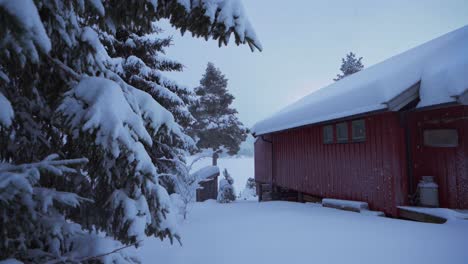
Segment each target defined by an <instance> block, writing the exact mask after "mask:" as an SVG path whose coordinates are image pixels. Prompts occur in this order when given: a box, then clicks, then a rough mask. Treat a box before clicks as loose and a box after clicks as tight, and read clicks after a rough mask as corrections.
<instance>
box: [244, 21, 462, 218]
mask: <svg viewBox="0 0 468 264" xmlns="http://www.w3.org/2000/svg"><path fill="white" fill-rule="evenodd" d="M252 132H253V135H254V136H255V137H256V142H255V180H256V182H257V183H259V184H270V185H271V186H272V188H273V189H277V188H281V189H283V190H290V191H294V192H297V193H298V194H299V195H309V196H313V197H319V198H335V199H345V200H355V201H364V202H367V203H368V204H369V206H370V209H372V210H378V211H383V212H385V213H386V214H387V215H390V216H395V217H396V216H398V206H404V205H417V204H418V195H417V189H418V188H417V186H418V183H419V182H420V181H421V180H422V179H423V176H433V179H434V181H435V184H437V186H438V200H439V205H440V207H446V208H454V209H468V26H465V27H463V28H460V29H458V30H455V31H453V32H450V33H448V34H446V35H444V36H441V37H439V38H436V39H434V40H432V41H429V42H427V43H425V44H422V45H420V46H418V47H416V48H413V49H411V50H408V51H406V52H404V53H401V54H399V55H396V56H394V57H391V58H389V59H388V60H385V61H383V62H381V63H378V64H376V65H374V66H371V67H369V68H367V69H364V70H363V71H361V72H358V73H355V74H353V75H351V76H348V77H346V78H344V79H342V80H340V81H337V82H335V83H333V84H331V85H329V86H326V87H324V88H322V89H320V90H318V91H316V92H313V93H312V94H310V95H308V96H306V97H304V98H302V99H301V100H299V101H298V102H296V103H294V104H292V105H290V106H288V107H286V108H285V109H283V110H281V111H280V112H278V113H276V114H274V115H273V116H271V117H269V118H267V119H265V120H263V121H260V122H258V123H257V124H255V126H254V127H253V128H252Z"/></svg>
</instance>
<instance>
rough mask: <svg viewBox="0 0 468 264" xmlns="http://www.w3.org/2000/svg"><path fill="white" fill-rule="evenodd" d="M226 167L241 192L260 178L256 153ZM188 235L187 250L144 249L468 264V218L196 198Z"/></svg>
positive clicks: (220, 256) (178, 263)
mask: <svg viewBox="0 0 468 264" xmlns="http://www.w3.org/2000/svg"><path fill="white" fill-rule="evenodd" d="M210 164H211V159H204V160H203V161H202V162H199V164H197V166H196V167H197V168H199V167H202V166H205V165H210ZM219 166H220V167H221V168H222V169H223V168H227V169H228V170H229V171H230V172H231V174H232V176H233V177H234V179H235V180H236V182H235V187H236V190H237V192H238V191H239V190H241V189H240V188H242V189H243V188H244V185H245V182H246V180H247V178H248V177H253V171H254V170H253V158H251V157H250V158H247V157H244V158H221V159H220V160H219ZM180 234H181V236H182V243H183V246H182V247H181V246H179V245H178V244H174V245H170V243H169V242H168V241H163V242H161V241H160V240H159V239H154V238H151V239H148V240H147V241H145V243H144V246H143V247H142V248H140V249H138V250H137V254H138V255H139V256H140V257H141V258H142V259H143V261H144V262H143V263H155V259H157V260H158V262H159V263H165V264H199V263H200V264H202V263H203V264H211V263H213V264H220V263H223V264H231V263H232V264H239V263H246V264H247V263H270V264H276V263H278V264H280V263H281V264H284V263H329V264H333V263H336V264H343V263H346V264H353V263H356V264H366V263H372V264H375V263H408V264H409V263H411V264H414V263H424V264H431V263H434V264H435V263H451V264H458V263H460V264H466V263H468V250H467V245H468V221H455V222H448V223H446V224H443V225H437V224H425V223H417V222H410V221H404V220H396V219H390V218H382V217H375V216H366V215H362V214H357V213H353V212H347V211H340V210H336V209H331V208H323V207H321V206H319V205H316V204H310V203H308V204H300V203H289V202H264V203H258V202H255V201H239V202H235V203H232V204H219V203H216V202H215V201H212V200H210V201H206V202H204V203H194V204H192V205H191V206H190V209H189V215H188V219H187V220H186V221H185V222H182V223H181V224H180Z"/></svg>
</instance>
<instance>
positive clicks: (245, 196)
mask: <svg viewBox="0 0 468 264" xmlns="http://www.w3.org/2000/svg"><path fill="white" fill-rule="evenodd" d="M256 196H257V191H256V186H255V179H254V178H248V179H247V182H246V183H245V188H244V190H242V192H241V193H240V195H239V198H240V199H242V200H249V199H252V198H254V197H256Z"/></svg>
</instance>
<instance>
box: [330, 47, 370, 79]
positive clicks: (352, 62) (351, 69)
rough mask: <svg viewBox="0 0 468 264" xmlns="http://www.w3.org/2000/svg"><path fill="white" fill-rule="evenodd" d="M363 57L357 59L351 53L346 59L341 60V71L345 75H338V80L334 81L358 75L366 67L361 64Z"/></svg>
mask: <svg viewBox="0 0 468 264" xmlns="http://www.w3.org/2000/svg"><path fill="white" fill-rule="evenodd" d="M361 60H362V57H359V59H357V58H356V54H354V53H352V52H350V53H348V54H346V58H342V59H341V67H340V71H341V72H342V73H343V74H337V75H336V78H335V79H333V80H334V81H339V80H341V79H343V78H345V77H346V76H349V75H351V74H353V73H356V72H358V71H360V70H362V69H363V68H364V65H363V64H362V62H361Z"/></svg>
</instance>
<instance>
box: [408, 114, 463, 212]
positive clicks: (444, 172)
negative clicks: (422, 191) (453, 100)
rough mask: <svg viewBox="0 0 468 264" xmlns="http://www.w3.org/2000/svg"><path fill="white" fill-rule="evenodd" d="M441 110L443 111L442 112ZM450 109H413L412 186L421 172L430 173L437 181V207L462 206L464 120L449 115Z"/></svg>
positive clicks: (425, 174) (416, 182)
mask: <svg viewBox="0 0 468 264" xmlns="http://www.w3.org/2000/svg"><path fill="white" fill-rule="evenodd" d="M444 111H445V112H444ZM447 111H449V112H448V113H450V110H447V109H446V110H442V109H439V110H433V111H432V112H430V113H414V115H415V116H414V117H413V119H412V120H413V122H415V123H414V125H415V126H413V128H414V129H413V133H414V137H413V139H414V142H413V144H414V148H413V161H414V170H413V171H414V176H415V179H414V180H415V182H414V186H417V184H418V182H419V180H421V178H422V176H434V179H435V181H436V183H437V184H438V185H439V203H440V207H446V208H465V207H466V206H467V205H466V202H464V201H463V200H464V198H465V197H466V196H467V195H468V194H467V193H466V191H465V190H463V189H464V188H463V185H464V184H466V183H463V180H466V178H467V175H464V174H466V173H467V170H466V163H467V161H466V159H467V156H466V154H467V153H466V150H465V148H466V143H465V142H464V141H466V139H465V138H463V137H466V134H464V133H465V129H464V126H465V127H466V123H465V122H467V121H466V120H463V118H460V116H458V117H457V116H455V117H454V116H449V114H447Z"/></svg>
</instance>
